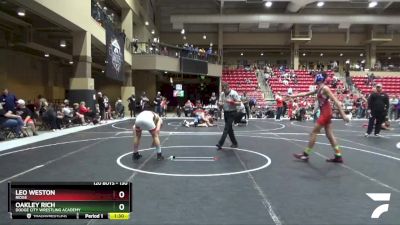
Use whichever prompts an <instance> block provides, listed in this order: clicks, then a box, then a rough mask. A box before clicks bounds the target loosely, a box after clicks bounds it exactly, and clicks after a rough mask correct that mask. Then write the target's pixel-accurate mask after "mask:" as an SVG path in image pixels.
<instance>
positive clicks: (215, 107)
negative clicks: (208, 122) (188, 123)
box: [209, 92, 218, 116]
mask: <svg viewBox="0 0 400 225" xmlns="http://www.w3.org/2000/svg"><path fill="white" fill-rule="evenodd" d="M209 103H210V115H211V116H217V115H216V113H218V105H217V96H216V95H215V92H212V93H211V97H210V100H209Z"/></svg>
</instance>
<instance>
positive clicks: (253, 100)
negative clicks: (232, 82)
mask: <svg viewBox="0 0 400 225" xmlns="http://www.w3.org/2000/svg"><path fill="white" fill-rule="evenodd" d="M256 105H257V100H256V99H255V98H254V97H253V98H250V101H249V107H250V110H254V108H255V107H256Z"/></svg>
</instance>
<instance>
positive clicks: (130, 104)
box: [128, 93, 136, 117]
mask: <svg viewBox="0 0 400 225" xmlns="http://www.w3.org/2000/svg"><path fill="white" fill-rule="evenodd" d="M128 108H129V111H130V113H131V117H136V98H135V94H133V93H132V95H131V97H129V98H128Z"/></svg>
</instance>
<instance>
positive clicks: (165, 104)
mask: <svg viewBox="0 0 400 225" xmlns="http://www.w3.org/2000/svg"><path fill="white" fill-rule="evenodd" d="M168 103H169V101H168V100H167V98H166V97H162V100H161V116H163V117H166V116H167V109H168Z"/></svg>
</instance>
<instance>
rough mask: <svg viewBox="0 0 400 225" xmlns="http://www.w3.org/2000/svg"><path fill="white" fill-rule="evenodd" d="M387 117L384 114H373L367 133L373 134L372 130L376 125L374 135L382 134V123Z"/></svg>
mask: <svg viewBox="0 0 400 225" xmlns="http://www.w3.org/2000/svg"><path fill="white" fill-rule="evenodd" d="M385 116H386V115H385V113H384V112H371V117H370V118H369V122H368V130H367V133H368V134H371V132H372V129H373V128H374V124H375V133H374V134H379V133H380V132H381V128H382V123H383V122H385ZM375 120H376V121H375Z"/></svg>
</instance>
